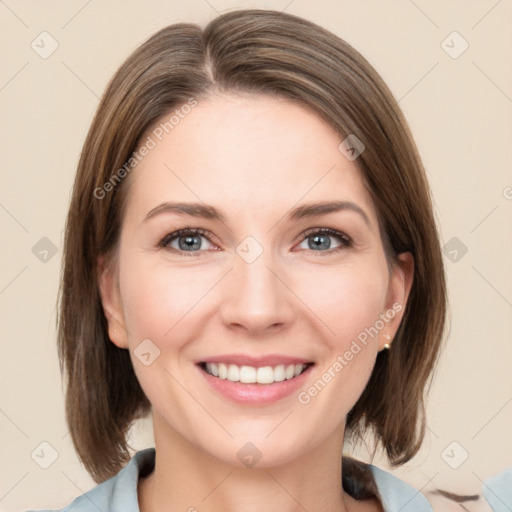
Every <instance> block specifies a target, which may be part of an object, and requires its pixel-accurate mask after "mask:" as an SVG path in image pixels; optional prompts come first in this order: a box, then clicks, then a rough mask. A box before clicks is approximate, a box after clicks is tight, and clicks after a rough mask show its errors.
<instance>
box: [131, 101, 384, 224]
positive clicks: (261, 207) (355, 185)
mask: <svg viewBox="0 0 512 512" xmlns="http://www.w3.org/2000/svg"><path fill="white" fill-rule="evenodd" d="M176 111H178V112H176ZM186 111H187V113H186V114H184V113H183V112H181V113H180V112H179V108H178V109H174V110H173V111H172V112H170V113H168V114H166V115H164V116H162V118H161V119H159V120H158V121H157V122H156V123H154V125H153V126H152V127H151V128H150V129H149V130H147V132H146V133H145V134H144V136H143V137H142V139H141V140H142V143H143V144H144V143H147V142H148V141H151V143H150V145H151V146H153V147H152V149H151V150H150V151H149V152H148V153H147V155H146V156H145V157H144V158H143V159H142V161H141V163H140V164H138V166H137V167H136V170H135V171H134V172H133V174H132V175H131V176H130V179H131V180H132V184H131V186H130V192H129V198H128V201H129V203H132V205H133V204H134V205H135V207H136V208H137V209H141V210H143V209H146V211H145V213H147V210H148V208H151V207H155V206H156V205H157V204H158V203H159V202H165V201H169V200H183V201H187V200H189V201H196V202H197V201H204V202H205V203H208V204H213V205H218V207H219V209H222V210H225V209H229V208H230V207H232V208H235V207H236V209H237V213H238V214H240V215H244V214H246V213H247V214H249V213H252V214H254V212H255V211H258V212H267V211H274V212H276V213H277V212H278V211H280V209H283V208H290V207H292V206H294V205H297V204H300V203H301V202H309V201H318V200H322V201H325V200H346V199H349V200H353V201H357V202H358V203H359V204H361V206H364V207H365V209H366V210H367V211H368V213H369V216H373V217H374V216H375V212H374V209H373V204H372V201H371V197H370V195H369V193H368V191H367V190H366V188H365V186H364V183H363V180H362V177H361V174H360V171H359V169H358V168H357V165H356V163H355V162H353V161H350V160H348V159H347V158H346V157H345V155H344V153H342V152H341V151H340V150H339V146H340V143H341V142H342V141H343V137H342V136H341V135H340V134H338V133H337V132H336V131H335V130H334V129H333V128H332V127H331V126H330V125H329V124H328V123H326V122H325V121H324V120H323V119H322V118H320V117H319V116H318V115H317V114H316V113H314V112H313V111H312V110H311V109H309V108H307V107H305V106H303V105H300V104H298V103H295V102H292V101H289V100H286V99H284V98H275V97H270V96H265V95H254V94H252V95H249V94H229V95H228V94H222V95H220V94H219V95H215V96H213V97H210V98H208V99H203V100H201V101H199V102H198V103H197V105H196V106H195V107H194V108H191V109H187V110H186ZM173 112H174V113H175V114H177V115H174V117H173V123H170V122H169V120H170V119H171V117H172V116H173ZM180 114H181V115H180ZM140 214H142V211H141V212H140Z"/></svg>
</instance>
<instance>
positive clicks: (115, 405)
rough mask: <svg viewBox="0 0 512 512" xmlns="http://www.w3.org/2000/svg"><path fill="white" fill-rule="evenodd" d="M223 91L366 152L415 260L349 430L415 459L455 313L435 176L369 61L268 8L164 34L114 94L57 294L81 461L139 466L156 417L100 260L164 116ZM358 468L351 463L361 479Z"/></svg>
mask: <svg viewBox="0 0 512 512" xmlns="http://www.w3.org/2000/svg"><path fill="white" fill-rule="evenodd" d="M212 91H221V92H228V93H229V92H233V93H236V92H243V93H254V94H267V95H273V96H277V97H281V98H286V99H288V100H292V101H296V102H297V103H299V104H301V105H303V106H305V107H308V108H310V109H313V111H314V112H316V113H317V114H318V115H319V116H320V117H321V118H322V119H324V120H325V121H326V122H327V123H329V124H330V125H331V126H332V127H334V129H335V130H337V132H338V133H339V134H340V135H341V136H342V137H344V138H345V137H347V136H348V135H350V134H355V135H356V136H357V138H358V139H359V140H360V141H362V143H363V144H364V146H365V147H366V149H365V150H364V151H363V153H362V154H361V155H360V156H359V157H358V158H357V160H356V161H355V163H356V165H357V167H358V168H359V170H360V172H361V176H362V178H363V180H364V182H365V184H366V186H367V188H368V190H369V192H370V194H371V196H372V199H373V201H374V204H375V206H376V210H377V212H378V217H379V226H380V229H381V235H382V240H383V242H384V245H385V247H386V256H387V258H388V263H389V264H394V263H395V262H396V256H397V255H398V254H399V253H401V252H404V251H410V252H411V253H412V255H413V257H414V262H415V265H414V278H413V283H412V288H411V292H410V295H409V300H408V302H407V306H406V308H405V312H404V316H403V318H402V322H401V324H400V327H399V329H398V331H397V334H396V336H395V339H394V341H393V346H392V347H393V348H392V349H391V350H390V351H386V350H385V351H382V352H381V353H379V355H378V357H377V361H376V365H375V368H374V371H373V373H372V375H371V378H370V380H369V382H368V384H367V386H366V388H365V390H364V392H363V393H362V395H361V397H360V398H359V400H358V401H357V403H356V404H355V406H354V407H353V409H352V410H351V411H350V413H349V414H348V416H347V423H346V429H347V434H351V435H352V436H355V438H356V439H357V438H358V437H362V436H363V435H365V433H367V432H370V431H371V432H372V433H373V434H374V435H375V439H376V440H377V441H378V442H380V443H381V445H382V446H383V447H384V449H385V451H386V453H387V455H388V458H389V460H390V462H391V463H392V464H402V463H404V462H406V461H408V460H409V459H410V458H411V457H412V456H413V455H414V454H415V453H416V452H417V451H418V449H419V447H420V445H421V442H422V439H423V436H424V431H425V426H424V422H423V419H424V413H425V411H424V398H425V390H426V388H427V384H430V382H431V378H432V375H433V370H434V367H435V363H436V361H437V358H438V356H439V351H440V347H441V343H442V336H443V332H444V325H445V315H446V289H445V287H446V284H445V275H444V268H443V260H442V255H441V250H440V244H439V240H438V234H437V229H436V223H435V219H434V214H433V207H432V202H431V195H430V189H429V186H428V183H427V179H426V176H425V172H424V169H423V166H422V163H421V160H420V157H419V155H418V151H417V149H416V146H415V144H414V141H413V139H412V136H411V133H410V131H409V128H408V126H407V122H406V120H405V118H404V116H403V114H402V113H401V111H400V109H399V107H398V104H397V102H396V100H395V99H394V98H393V96H392V94H391V92H390V91H389V89H388V87H387V86H386V84H385V83H384V82H383V80H382V79H381V78H380V76H379V75H378V73H377V72H376V71H375V70H374V69H373V67H372V66H371V65H370V64H369V63H368V62H367V61H366V59H365V58H364V57H363V56H362V55H360V54H359V53H358V52H357V51H356V50H354V49H353V48H352V47H351V46H350V45H349V44H348V43H346V42H345V41H343V40H342V39H340V38H339V37H337V36H335V35H334V34H332V33H330V32H329V31H327V30H325V29H323V28H322V27H320V26H318V25H316V24H314V23H311V22H309V21H307V20H304V19H302V18H299V17H297V16H294V15H290V14H285V13H279V12H277V11H271V10H237V11H233V12H229V13H226V14H223V15H221V16H218V17H217V18H215V19H214V20H213V21H211V22H210V23H209V24H208V25H207V26H206V27H205V28H204V29H202V28H201V27H200V26H198V25H195V24H188V23H178V24H174V25H171V26H168V27H166V28H164V29H162V30H160V31H159V32H157V33H156V34H155V35H153V36H152V37H151V38H150V39H149V40H148V41H146V42H145V43H144V44H142V45H141V46H140V47H139V48H138V49H137V50H136V51H135V52H134V53H133V54H132V55H130V56H129V57H128V59H127V60H126V61H125V62H124V63H123V64H122V66H121V67H120V68H119V70H118V71H117V72H116V74H115V75H114V77H113V78H112V80H111V82H110V83H109V85H108V87H107V89H106V91H105V93H104V95H103V98H102V100H101V103H100V105H99V107H98V110H97V112H96V115H95V118H94V120H93V122H92V125H91V127H90V130H89V133H88V135H87V139H86V141H85V144H84V147H83V150H82V153H81V156H80V161H79V165H78V170H77V174H76V180H75V184H74V189H73V195H72V200H71V205H70V209H69V214H68V218H67V224H66V234H65V243H64V255H63V271H62V279H61V288H60V295H59V300H60V304H59V316H58V348H59V358H60V364H61V371H63V372H64V370H65V373H66V377H67V380H66V384H67V389H66V417H67V422H68V425H69V429H70V433H71V437H72V440H73V443H74V446H75V449H76V451H77V453H78V456H79V458H80V459H81V461H82V463H83V464H84V466H85V468H86V469H87V471H88V472H89V473H90V475H91V476H92V478H93V479H94V480H95V481H96V482H101V481H103V480H105V479H107V478H110V477H112V476H114V475H115V474H116V473H117V472H118V471H119V470H120V469H121V468H122V467H123V466H124V465H125V464H126V462H127V461H128V460H129V458H130V452H129V445H128V443H127V439H126V437H127V434H128V431H129V429H130V427H131V425H132V424H133V422H134V420H135V419H137V418H140V417H143V416H144V415H147V414H148V413H149V411H150V403H149V401H148V399H147V397H146V396H145V394H144V392H143V391H142V389H141V387H140V385H139V383H138V381H137V378H136V376H135V373H134V370H133V367H132V364H131V360H130V355H129V352H128V350H125V349H120V348H117V347H116V346H115V345H114V344H113V343H112V342H111V341H110V340H109V336H108V331H107V322H106V319H105V316H104V312H103V309H102V305H101V301H100V294H99V288H98V273H99V269H98V258H99V256H102V255H103V256H109V255H112V254H113V253H114V252H115V249H116V244H117V241H118V239H119V233H120V227H121V220H122V215H123V206H124V203H125V197H126V189H127V182H128V183H129V182H130V179H129V176H127V177H125V174H126V173H127V172H128V171H127V169H128V170H129V168H128V167H126V166H125V164H126V162H129V161H130V158H133V153H134V151H136V150H137V148H138V147H139V146H140V144H141V141H142V136H143V135H144V134H146V133H147V130H148V129H149V128H151V127H152V126H154V124H155V122H157V121H158V120H159V119H161V118H162V116H163V115H164V114H167V115H168V114H169V112H170V111H171V110H172V109H176V108H179V107H180V106H182V105H184V104H187V102H189V101H190V99H191V98H193V99H195V100H196V101H197V100H200V99H202V98H208V97H210V94H211V92H212ZM123 166H125V167H124V169H125V172H124V173H120V172H119V170H120V169H122V168H123ZM135 169H136V168H135ZM133 172H136V170H135V171H133ZM121 178H124V179H121ZM107 182H109V183H111V184H112V186H108V187H105V184H106V183H107ZM98 190H101V191H102V192H101V194H100V193H98ZM358 467H359V466H357V465H355V464H348V465H347V470H350V468H354V469H353V473H354V478H355V479H356V480H357V479H358V478H359V477H357V475H358V474H360V473H361V471H360V468H359V469H358ZM344 476H345V477H346V478H349V475H344ZM361 478H362V477H361ZM347 481H348V480H347ZM345 483H346V482H345V478H344V484H345ZM349 487H350V488H351V489H352V490H353V489H354V488H355V487H357V482H354V481H353V482H352V484H350V486H349ZM352 492H354V491H352ZM361 495H362V496H363V495H364V492H362V493H361Z"/></svg>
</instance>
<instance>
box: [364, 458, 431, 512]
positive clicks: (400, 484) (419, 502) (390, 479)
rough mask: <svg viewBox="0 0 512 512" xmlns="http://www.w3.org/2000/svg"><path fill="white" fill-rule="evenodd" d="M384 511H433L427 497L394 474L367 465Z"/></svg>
mask: <svg viewBox="0 0 512 512" xmlns="http://www.w3.org/2000/svg"><path fill="white" fill-rule="evenodd" d="M368 467H369V469H370V470H371V472H372V474H373V478H374V480H375V484H376V486H377V490H378V493H379V498H380V500H381V502H382V506H383V507H384V510H385V512H399V511H400V512H433V509H432V507H431V506H430V503H429V501H428V500H427V498H426V497H425V496H424V495H423V494H422V493H421V492H420V491H419V490H417V489H415V488H414V487H412V486H411V485H409V484H408V483H406V482H404V481H403V480H401V479H400V478H398V477H396V476H395V475H393V474H391V473H389V472H388V471H385V470H383V469H380V468H378V467H377V466H374V465H372V464H369V465H368Z"/></svg>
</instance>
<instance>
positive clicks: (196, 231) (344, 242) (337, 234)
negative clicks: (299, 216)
mask: <svg viewBox="0 0 512 512" xmlns="http://www.w3.org/2000/svg"><path fill="white" fill-rule="evenodd" d="M316 234H321V235H330V236H332V237H334V238H336V239H337V240H338V241H339V242H341V245H340V246H339V247H336V248H334V249H330V250H327V251H314V250H313V249H306V250H309V251H310V252H313V253H316V254H315V255H317V256H326V255H329V254H333V253H337V252H339V251H341V250H343V249H346V248H348V247H352V245H353V241H352V239H351V238H350V237H349V236H348V235H346V234H345V233H342V232H341V231H337V230H335V229H331V228H311V229H309V230H307V231H306V232H305V233H302V234H301V235H300V238H299V240H298V243H302V242H304V240H306V239H307V238H308V237H310V236H311V235H316ZM188 235H192V236H195V235H201V236H203V237H205V238H206V239H207V240H208V241H209V242H210V243H213V242H212V241H211V240H210V239H209V237H208V233H207V231H206V230H204V229H201V228H185V229H179V230H177V231H173V232H172V233H169V234H168V235H166V236H164V238H162V240H161V241H160V242H159V243H158V247H159V248H161V249H169V250H172V251H173V252H177V253H178V254H180V255H181V256H185V257H187V256H192V257H197V256H196V255H200V254H201V253H202V252H204V251H201V250H199V251H181V250H179V249H174V248H171V247H169V244H170V243H171V242H172V241H174V240H175V239H176V238H179V237H182V236H188ZM194 253H195V254H194Z"/></svg>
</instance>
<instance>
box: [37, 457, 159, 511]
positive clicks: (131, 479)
mask: <svg viewBox="0 0 512 512" xmlns="http://www.w3.org/2000/svg"><path fill="white" fill-rule="evenodd" d="M154 463H155V449H154V448H146V449H145V450H141V451H138V452H137V453H136V454H135V455H134V456H133V457H132V458H131V460H130V462H129V463H128V464H127V465H126V466H125V467H124V468H123V469H122V470H121V471H119V473H118V474H117V475H116V476H114V477H112V478H110V479H109V480H105V482H102V483H101V484H99V485H97V486H96V487H93V488H92V489H91V490H89V491H87V492H86V493H84V494H82V495H80V496H78V497H77V498H75V499H74V500H73V501H72V502H71V503H69V505H67V506H65V507H64V508H62V509H60V510H36V509H33V510H28V511H27V512H98V510H101V511H102V512H113V511H118V510H122V511H123V512H138V511H139V504H138V498H137V484H138V481H139V475H140V474H141V473H144V474H145V473H147V472H150V471H152V470H153V467H154Z"/></svg>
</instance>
